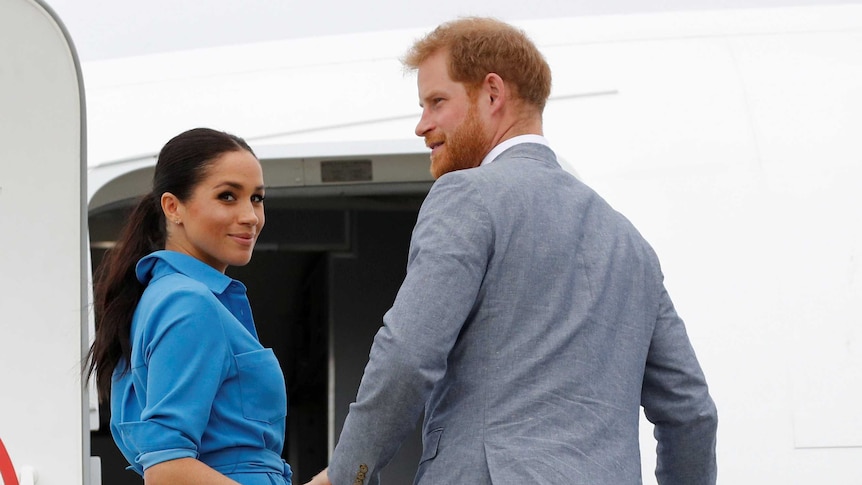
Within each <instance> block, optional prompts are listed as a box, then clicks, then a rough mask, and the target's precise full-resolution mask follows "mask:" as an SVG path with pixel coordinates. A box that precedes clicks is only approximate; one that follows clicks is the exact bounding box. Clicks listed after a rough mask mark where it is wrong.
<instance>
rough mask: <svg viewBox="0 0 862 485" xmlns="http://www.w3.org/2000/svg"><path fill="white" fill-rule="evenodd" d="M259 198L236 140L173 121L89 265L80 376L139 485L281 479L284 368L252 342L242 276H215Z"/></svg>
mask: <svg viewBox="0 0 862 485" xmlns="http://www.w3.org/2000/svg"><path fill="white" fill-rule="evenodd" d="M263 199H264V185H263V172H262V170H261V166H260V162H259V161H258V160H257V158H256V157H255V155H254V153H253V152H252V150H251V148H249V146H248V144H246V142H245V141H244V140H242V139H241V138H238V137H236V136H233V135H230V134H227V133H222V132H219V131H214V130H210V129H205V128H197V129H193V130H190V131H187V132H184V133H182V134H180V135H178V136H176V137H175V138H173V139H172V140H170V141H169V142H168V143H167V144H166V145H165V146H164V148H162V150H161V152H160V153H159V158H158V162H157V164H156V171H155V175H154V176H153V189H152V191H151V192H150V193H149V194H147V195H145V196H144V197H143V198H142V199H141V200H140V201H139V203H138V205H137V206H136V207H135V209H134V211H133V212H132V215H131V217H130V218H129V220H128V221H127V223H126V226H125V227H124V229H123V231H122V233H121V235H120V238H119V240H118V241H117V245H116V247H115V248H114V249H113V250H112V251H110V252H109V253H108V254H107V255H106V258H105V260H104V261H103V263H102V264H101V266H100V267H99V271H98V273H97V275H96V281H95V306H96V311H97V314H98V315H99V318H98V319H97V322H96V323H97V324H96V338H95V341H94V343H93V346H92V348H91V349H90V356H89V357H90V361H89V373H90V374H91V375H92V373H93V372H94V371H95V372H96V382H97V387H98V390H99V396H100V398H101V399H103V400H104V399H106V398H107V396H109V395H110V397H111V433H112V435H113V437H114V440H115V441H116V443H117V446H118V447H119V448H120V450H121V451H122V452H123V455H124V456H125V457H126V459H127V460H129V463H130V464H131V465H132V466H131V468H133V469H134V470H135V471H137V472H138V473H139V474H141V475H143V477H144V482H145V483H146V484H147V485H162V484H170V485H181V484H187V483H188V484H192V483H195V484H198V483H200V484H204V483H205V484H210V485H220V484H237V483H240V484H243V485H258V484H261V485H262V484H266V485H273V484H278V485H285V484H290V483H291V480H290V477H291V471H290V467H289V466H288V465H287V464H286V463H285V462H284V461H283V460H282V459H281V456H280V455H281V451H282V448H283V445H284V431H285V416H286V414H287V394H286V391H285V386H284V377H283V375H282V372H281V368H280V367H279V365H278V362H277V360H276V358H275V355H274V354H273V353H272V350H271V349H264V348H263V347H262V346H261V344H260V343H259V342H258V338H257V332H256V330H255V327H254V321H253V320H252V316H251V308H250V307H249V303H248V299H247V297H246V289H245V286H243V284H242V283H240V282H239V281H236V280H233V279H231V278H229V277H228V276H226V275H225V274H224V271H225V269H226V268H227V267H228V266H231V265H234V266H241V265H245V264H247V263H248V262H249V260H250V259H251V254H252V250H253V249H254V244H255V241H256V240H257V237H258V235H259V234H260V230H261V229H262V228H263V224H264V214H263Z"/></svg>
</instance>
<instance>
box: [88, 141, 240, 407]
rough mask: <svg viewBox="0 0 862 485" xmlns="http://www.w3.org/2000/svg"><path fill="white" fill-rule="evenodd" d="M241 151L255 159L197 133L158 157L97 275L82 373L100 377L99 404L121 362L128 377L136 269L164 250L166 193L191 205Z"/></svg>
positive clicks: (236, 145) (138, 290)
mask: <svg viewBox="0 0 862 485" xmlns="http://www.w3.org/2000/svg"><path fill="white" fill-rule="evenodd" d="M239 150H246V151H248V152H249V153H252V154H254V152H252V150H251V148H250V147H249V146H248V144H247V143H246V142H245V140H243V139H242V138H239V137H237V136H234V135H231V134H229V133H224V132H221V131H216V130H211V129H209V128H195V129H192V130H189V131H186V132H183V133H180V134H179V135H177V136H175V137H174V138H172V139H171V140H170V141H168V142H167V143H166V144H165V146H164V147H163V148H162V150H161V151H160V152H159V158H158V161H157V162H156V172H155V174H154V175H153V189H152V191H151V192H150V193H149V194H146V195H144V196H143V197H142V198H141V199H140V200H139V201H138V203H137V205H136V206H135V208H134V209H133V210H132V213H131V215H130V216H129V218H128V220H127V221H126V224H125V226H123V229H122V231H121V232H120V236H119V238H118V239H117V243H116V245H115V246H114V248H113V249H111V250H109V251H108V252H107V253H106V254H105V257H104V259H103V260H102V263H101V264H100V265H99V268H98V269H97V270H96V272H95V274H94V275H93V280H94V281H93V292H94V297H95V302H94V307H95V312H96V336H95V339H94V341H93V345H92V346H91V347H90V351H89V352H88V354H87V359H86V361H85V363H84V371H85V372H86V375H87V377H88V378H90V377H92V375H93V372H95V373H96V388H97V389H98V391H99V399H100V400H102V401H105V400H107V398H108V396H109V394H110V389H111V376H112V374H113V372H114V368H116V367H117V365H120V364H121V362H122V365H124V366H125V368H124V369H123V370H124V372H127V371H128V370H129V361H130V358H131V355H132V347H131V335H130V333H131V328H132V315H133V314H134V312H135V307H137V305H138V302H139V301H140V299H141V295H142V294H143V293H144V285H143V284H141V282H139V281H138V278H137V276H136V275H135V265H136V264H137V263H138V260H140V259H141V258H143V257H144V256H146V255H147V254H149V253H151V252H153V251H156V250H159V249H164V247H165V237H166V230H165V216H164V213H163V212H162V206H161V198H162V194H164V193H165V192H170V193H171V194H173V195H175V196H176V197H177V199H179V200H180V201H182V202H185V201H187V200H188V198H189V197H190V196H191V194H192V192H193V191H194V188H195V186H196V185H197V184H198V183H199V182H200V181H201V180H203V178H204V177H205V176H206V172H207V169H208V168H209V167H210V165H211V164H212V163H213V161H215V159H216V158H218V157H219V156H220V155H222V154H224V153H227V152H233V151H239ZM122 359H125V361H122Z"/></svg>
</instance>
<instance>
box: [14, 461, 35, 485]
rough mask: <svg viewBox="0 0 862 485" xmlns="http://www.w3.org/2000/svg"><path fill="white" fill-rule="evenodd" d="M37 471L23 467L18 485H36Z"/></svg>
mask: <svg viewBox="0 0 862 485" xmlns="http://www.w3.org/2000/svg"><path fill="white" fill-rule="evenodd" d="M36 479H37V477H36V470H34V469H33V467H32V466H26V465H25V466H23V467H21V473H20V474H19V477H18V485H36Z"/></svg>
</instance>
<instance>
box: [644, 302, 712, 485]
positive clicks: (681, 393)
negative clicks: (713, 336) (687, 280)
mask: <svg viewBox="0 0 862 485" xmlns="http://www.w3.org/2000/svg"><path fill="white" fill-rule="evenodd" d="M641 404H642V405H643V408H644V413H645V415H646V417H647V419H649V421H650V422H652V423H653V424H654V425H655V431H654V433H655V438H656V440H657V441H658V445H657V448H656V452H657V465H656V472H655V473H656V477H657V479H658V483H659V484H661V485H698V484H703V485H712V484H714V483H715V481H716V474H717V471H716V456H715V444H716V432H717V427H718V414H717V412H716V408H715V403H714V402H713V400H712V398H711V397H710V395H709V391H708V389H707V385H706V379H705V378H704V375H703V372H702V371H701V368H700V364H698V361H697V358H696V356H695V354H694V350H693V349H692V346H691V343H690V342H689V339H688V335H687V334H686V331H685V325H684V324H683V321H682V319H680V317H679V316H678V315H677V313H676V311H675V310H674V307H673V303H672V302H671V300H670V296H669V295H668V293H667V290H666V289H665V288H664V286H663V285H662V286H661V295H660V302H659V316H658V320H657V322H656V326H655V331H654V333H653V337H652V341H651V343H650V348H649V353H648V355H647V362H646V370H645V374H644V381H643V390H642V393H641Z"/></svg>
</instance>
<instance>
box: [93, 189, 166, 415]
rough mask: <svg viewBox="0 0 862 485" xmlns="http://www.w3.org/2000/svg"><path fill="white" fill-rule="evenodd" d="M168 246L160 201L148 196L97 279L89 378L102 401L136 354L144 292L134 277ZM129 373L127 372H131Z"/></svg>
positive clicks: (142, 199)
mask: <svg viewBox="0 0 862 485" xmlns="http://www.w3.org/2000/svg"><path fill="white" fill-rule="evenodd" d="M164 247H165V232H164V215H163V214H162V208H161V198H159V199H158V200H157V199H156V197H155V195H154V194H153V193H149V194H147V195H145V196H144V197H143V198H141V199H140V200H139V201H138V205H137V206H135V208H134V209H133V210H132V213H131V215H130V216H129V219H128V221H127V223H126V225H125V227H123V230H122V231H121V232H120V236H119V238H118V240H117V243H116V245H115V246H114V248H113V249H111V250H110V251H108V252H107V253H106V254H105V258H104V259H103V261H102V263H101V264H100V265H99V268H98V269H97V270H96V272H95V274H94V275H93V296H94V299H95V301H94V303H95V310H96V314H97V315H98V318H97V319H96V338H95V340H94V341H93V346H92V347H90V352H89V354H88V358H89V362H90V364H89V367H88V375H92V373H93V372H94V371H95V372H96V389H98V391H99V399H100V400H105V399H107V397H108V393H109V391H110V388H111V375H112V374H113V372H114V368H115V367H116V366H117V364H119V362H120V359H121V358H122V357H126V358H127V360H126V366H128V357H129V356H130V355H131V353H132V348H131V344H130V340H129V339H130V333H131V327H132V315H133V314H134V312H135V307H136V306H137V305H138V301H139V300H140V299H141V295H142V294H143V293H144V285H143V284H142V283H141V282H140V281H138V278H137V276H135V265H136V264H137V262H138V260H139V259H141V258H143V257H144V256H146V255H147V254H150V253H151V252H153V251H156V250H159V249H162V248H164ZM126 370H128V368H127V369H126Z"/></svg>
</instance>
